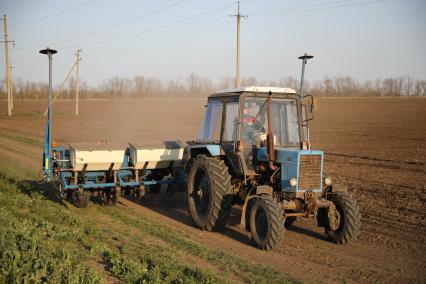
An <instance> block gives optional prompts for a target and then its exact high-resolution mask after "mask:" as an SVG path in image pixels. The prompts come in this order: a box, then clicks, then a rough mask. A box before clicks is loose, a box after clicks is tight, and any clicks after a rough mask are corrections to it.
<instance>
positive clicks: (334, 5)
mask: <svg viewBox="0 0 426 284" xmlns="http://www.w3.org/2000/svg"><path fill="white" fill-rule="evenodd" d="M352 1H353V0H348V1H336V2H330V3H324V4H318V5H311V6H301V7H295V8H289V9H279V10H269V11H261V12H257V13H256V12H253V13H252V14H253V15H256V16H264V15H279V14H295V13H303V12H312V11H320V10H328V9H336V8H347V7H354V6H364V5H370V4H375V3H379V2H385V1H388V0H373V1H364V2H357V3H347V4H344V2H352ZM338 3H342V4H341V5H339V4H338Z"/></svg>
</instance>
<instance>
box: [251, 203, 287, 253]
mask: <svg viewBox="0 0 426 284" xmlns="http://www.w3.org/2000/svg"><path fill="white" fill-rule="evenodd" d="M249 221H250V231H251V235H252V239H253V241H254V242H255V243H256V245H257V246H258V247H259V248H260V249H263V250H271V249H273V248H274V247H276V246H277V245H279V244H280V243H281V241H282V239H283V237H284V231H285V228H284V221H285V217H284V212H283V209H282V207H281V205H280V204H279V203H277V202H275V201H274V200H273V199H272V198H271V197H270V196H259V197H256V198H254V200H253V203H252V207H251V210H250V218H249Z"/></svg>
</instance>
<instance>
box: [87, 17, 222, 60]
mask: <svg viewBox="0 0 426 284" xmlns="http://www.w3.org/2000/svg"><path fill="white" fill-rule="evenodd" d="M222 20H223V16H221V17H220V18H215V19H213V20H211V21H208V22H204V23H201V24H199V25H197V26H195V27H191V28H189V29H185V30H183V31H180V32H174V33H173V34H172V35H171V36H169V35H165V34H163V33H162V34H159V33H155V34H153V36H154V37H155V36H159V35H160V36H161V38H157V39H155V38H153V37H150V38H148V40H146V39H147V38H144V41H142V42H138V43H137V44H134V45H131V46H130V45H129V44H128V43H129V42H128V41H126V42H125V43H122V44H119V45H118V46H116V48H115V49H113V50H107V49H105V48H102V49H98V48H86V49H85V50H90V51H96V52H97V53H115V52H120V53H121V52H123V48H126V49H128V48H129V47H130V48H132V47H140V46H141V45H143V46H146V45H147V44H152V43H156V42H158V41H161V40H162V39H163V38H167V39H170V38H171V37H176V36H178V37H179V36H182V35H185V34H188V33H191V32H193V31H196V30H199V29H200V28H203V27H206V26H207V27H208V26H211V24H213V23H216V22H218V21H222Z"/></svg>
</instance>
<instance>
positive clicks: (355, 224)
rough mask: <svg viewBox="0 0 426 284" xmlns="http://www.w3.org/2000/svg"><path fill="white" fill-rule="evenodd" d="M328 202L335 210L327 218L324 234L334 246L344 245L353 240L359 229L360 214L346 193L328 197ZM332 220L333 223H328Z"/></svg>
mask: <svg viewBox="0 0 426 284" xmlns="http://www.w3.org/2000/svg"><path fill="white" fill-rule="evenodd" d="M328 200H330V201H331V202H333V204H334V205H335V206H336V210H335V211H334V213H333V212H329V214H334V216H332V218H330V216H329V217H328V221H329V222H328V224H327V225H326V227H325V232H326V234H327V235H328V237H329V238H330V240H331V241H332V242H334V243H336V244H346V243H348V242H349V241H352V240H355V239H356V238H357V236H358V234H359V230H360V227H361V214H360V212H359V207H358V204H357V203H356V201H355V199H353V198H352V197H351V196H350V195H349V194H348V193H345V192H336V193H332V194H329V195H328ZM330 220H334V223H332V222H330Z"/></svg>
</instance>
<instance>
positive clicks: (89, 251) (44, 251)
mask: <svg viewBox="0 0 426 284" xmlns="http://www.w3.org/2000/svg"><path fill="white" fill-rule="evenodd" d="M45 194H46V192H43V191H33V190H32V188H31V187H30V186H29V185H28V184H27V183H25V182H20V181H17V180H15V179H12V178H9V177H8V176H6V175H5V174H3V173H0V227H1V230H0V283H21V282H24V283H31V282H35V283H38V282H50V283H102V282H105V281H106V279H107V278H108V277H115V278H117V279H120V280H121V281H123V282H126V283H142V282H148V283H183V282H185V283H217V282H219V278H218V277H216V276H214V275H213V274H212V273H210V272H209V271H202V270H199V269H197V268H193V267H190V266H188V265H185V264H183V263H181V262H180V261H179V260H178V259H176V258H174V257H173V255H172V254H171V253H169V252H168V251H167V249H166V248H164V247H159V246H155V245H150V244H149V243H143V242H142V243H139V244H138V245H137V250H136V251H135V250H134V249H135V245H134V244H135V243H136V242H131V243H130V244H129V245H126V244H123V243H120V242H118V243H117V241H116V240H117V237H116V236H114V235H108V234H105V235H103V234H102V233H103V231H102V228H101V227H102V226H101V225H100V224H97V225H96V222H95V221H96V220H92V221H89V222H87V221H85V220H82V218H80V217H79V216H76V215H78V214H73V213H74V212H73V211H74V210H75V211H76V212H79V211H78V209H75V208H70V209H67V208H66V207H65V206H62V205H60V204H57V203H55V202H53V201H51V200H49V199H47V198H46V196H45ZM79 213H82V212H79ZM139 242H140V240H139ZM130 252H133V253H130ZM94 264H96V265H94ZM220 282H222V281H220Z"/></svg>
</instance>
